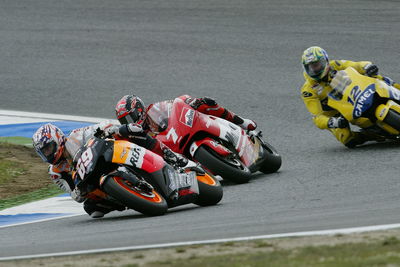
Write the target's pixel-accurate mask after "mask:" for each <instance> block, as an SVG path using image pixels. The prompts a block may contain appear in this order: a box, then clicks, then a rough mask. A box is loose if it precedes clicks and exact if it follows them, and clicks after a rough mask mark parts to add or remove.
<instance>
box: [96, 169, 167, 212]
mask: <svg viewBox="0 0 400 267" xmlns="http://www.w3.org/2000/svg"><path fill="white" fill-rule="evenodd" d="M103 190H104V191H105V192H106V193H107V194H109V195H110V196H112V197H114V198H115V199H117V200H118V201H119V202H121V203H122V204H123V205H125V206H127V207H128V208H130V209H133V210H136V211H138V212H140V213H143V214H145V215H150V216H158V215H163V214H165V213H166V212H167V210H168V205H167V202H166V200H165V199H164V198H163V197H162V196H161V195H160V194H159V193H158V192H157V191H155V190H152V191H151V192H149V191H144V190H141V189H140V188H138V187H135V186H133V185H132V183H130V182H129V181H128V180H127V179H125V178H123V177H119V176H111V177H108V178H107V179H106V180H105V181H104V183H103Z"/></svg>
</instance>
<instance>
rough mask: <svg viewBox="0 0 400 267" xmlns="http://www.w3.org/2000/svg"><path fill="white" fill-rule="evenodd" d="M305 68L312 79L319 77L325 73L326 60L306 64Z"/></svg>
mask: <svg viewBox="0 0 400 267" xmlns="http://www.w3.org/2000/svg"><path fill="white" fill-rule="evenodd" d="M304 68H305V70H306V72H307V74H308V75H310V76H311V77H315V76H319V75H320V74H321V73H323V72H324V70H325V68H326V60H325V59H324V58H321V59H320V60H318V61H315V62H311V63H309V64H306V65H305V66H304Z"/></svg>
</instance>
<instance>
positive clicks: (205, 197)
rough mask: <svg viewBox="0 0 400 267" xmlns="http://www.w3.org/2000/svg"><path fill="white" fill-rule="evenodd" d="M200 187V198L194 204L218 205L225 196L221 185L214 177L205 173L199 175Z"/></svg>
mask: <svg viewBox="0 0 400 267" xmlns="http://www.w3.org/2000/svg"><path fill="white" fill-rule="evenodd" d="M197 182H198V185H199V196H198V199H197V200H196V201H195V202H194V204H196V205H199V206H211V205H216V204H217V203H218V202H220V201H221V199H222V196H223V191H222V186H221V183H220V182H219V181H218V180H217V179H216V178H214V177H213V176H211V175H209V174H207V173H205V174H204V175H197Z"/></svg>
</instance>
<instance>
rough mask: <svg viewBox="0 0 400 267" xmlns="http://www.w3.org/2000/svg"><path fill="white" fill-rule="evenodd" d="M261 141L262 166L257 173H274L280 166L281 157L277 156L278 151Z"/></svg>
mask: <svg viewBox="0 0 400 267" xmlns="http://www.w3.org/2000/svg"><path fill="white" fill-rule="evenodd" d="M260 141H261V144H262V147H263V148H264V157H265V160H264V161H263V163H262V165H261V166H260V169H259V171H260V172H263V173H274V172H277V171H278V170H279V169H280V167H281V165H282V158H281V155H279V154H278V151H277V150H276V149H275V148H274V147H273V146H272V145H270V144H268V143H267V142H265V141H262V140H260Z"/></svg>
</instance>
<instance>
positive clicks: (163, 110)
mask: <svg viewBox="0 0 400 267" xmlns="http://www.w3.org/2000/svg"><path fill="white" fill-rule="evenodd" d="M146 119H147V120H148V123H149V126H150V128H151V130H152V132H155V133H156V138H157V139H158V140H160V141H161V142H162V143H164V144H165V145H167V146H168V147H169V148H171V149H172V150H173V151H174V152H177V153H180V154H183V155H185V156H186V157H188V158H190V159H193V160H194V161H196V162H199V163H201V165H202V166H203V167H204V168H206V169H207V170H209V171H210V172H211V173H213V174H214V175H220V176H221V177H223V179H228V180H231V181H233V182H236V183H245V182H248V181H249V179H250V178H251V174H252V173H254V172H256V171H261V172H264V173H273V172H276V171H278V170H279V168H280V166H281V164H282V160H281V156H280V155H279V154H278V152H277V151H276V150H275V148H273V147H272V146H271V145H270V144H268V143H267V142H265V141H264V140H263V139H262V138H261V137H262V135H261V132H255V131H252V132H245V131H244V130H243V129H242V128H241V127H239V126H237V125H235V124H233V123H231V122H229V121H227V120H224V119H221V118H217V117H215V116H211V115H207V114H204V113H201V112H198V111H196V110H195V109H193V108H192V107H191V106H190V105H189V104H187V103H186V102H185V101H184V100H183V99H182V98H176V99H174V100H173V101H171V100H170V101H163V102H158V103H155V104H152V105H150V106H149V109H148V111H147V118H146Z"/></svg>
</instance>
